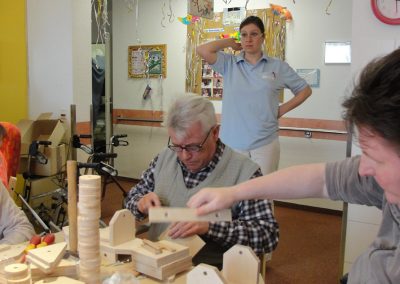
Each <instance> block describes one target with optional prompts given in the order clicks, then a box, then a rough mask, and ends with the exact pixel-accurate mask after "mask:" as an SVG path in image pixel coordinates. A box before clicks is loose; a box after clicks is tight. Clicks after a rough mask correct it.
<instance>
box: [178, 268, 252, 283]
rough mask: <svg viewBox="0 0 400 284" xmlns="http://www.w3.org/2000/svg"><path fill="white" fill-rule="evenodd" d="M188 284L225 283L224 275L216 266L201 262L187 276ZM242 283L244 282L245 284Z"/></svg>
mask: <svg viewBox="0 0 400 284" xmlns="http://www.w3.org/2000/svg"><path fill="white" fill-rule="evenodd" d="M186 283H187V284H225V283H227V282H226V281H225V280H224V277H223V276H222V275H221V274H220V272H219V270H218V269H217V268H216V267H215V266H211V265H208V264H204V263H201V264H199V265H197V266H196V267H195V268H193V269H192V270H191V271H190V272H189V273H188V274H187V276H186ZM243 283H247V282H243ZM243 283H242V284H243Z"/></svg>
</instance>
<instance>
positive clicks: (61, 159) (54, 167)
mask: <svg viewBox="0 0 400 284" xmlns="http://www.w3.org/2000/svg"><path fill="white" fill-rule="evenodd" d="M65 148H66V146H65V144H61V145H58V146H57V147H51V146H48V147H43V146H40V147H39V151H40V152H41V153H42V154H43V155H44V156H45V157H46V158H47V164H40V163H38V162H37V161H36V159H31V173H32V174H33V175H37V176H52V175H55V174H57V173H60V172H63V171H65V169H66V168H65V164H66V161H67V153H66V149H65ZM27 171H28V157H21V159H20V166H19V172H21V173H24V172H27Z"/></svg>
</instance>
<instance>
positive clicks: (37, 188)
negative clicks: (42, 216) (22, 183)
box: [27, 177, 59, 208]
mask: <svg viewBox="0 0 400 284" xmlns="http://www.w3.org/2000/svg"><path fill="white" fill-rule="evenodd" d="M53 179H54V177H44V178H38V179H32V180H30V182H29V183H28V184H27V186H30V187H31V193H30V197H29V204H30V206H31V207H32V208H36V207H38V206H39V205H40V204H41V203H43V204H44V205H45V206H46V207H47V208H51V204H52V203H53V200H52V199H51V196H52V194H51V193H53V192H54V191H55V190H56V189H57V188H59V186H58V185H57V183H56V182H54V180H53ZM46 193H49V194H48V195H45V194H46ZM41 195H43V196H42V197H40V196H41Z"/></svg>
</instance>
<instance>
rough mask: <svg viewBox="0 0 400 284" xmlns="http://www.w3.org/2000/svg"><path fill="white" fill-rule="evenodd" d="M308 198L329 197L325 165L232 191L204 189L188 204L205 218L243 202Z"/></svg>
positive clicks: (297, 169) (286, 172) (289, 170)
mask: <svg viewBox="0 0 400 284" xmlns="http://www.w3.org/2000/svg"><path fill="white" fill-rule="evenodd" d="M307 197H321V198H322V197H324V198H327V197H328V192H327V190H326V187H325V164H309V165H300V166H294V167H290V168H286V169H283V170H280V171H277V172H274V173H272V174H269V175H266V176H262V177H259V178H256V179H252V180H249V181H246V182H244V183H241V184H238V185H235V186H232V187H229V188H221V189H215V188H214V189H213V188H205V189H202V190H201V191H200V192H199V193H197V194H195V195H194V196H192V198H190V200H189V202H188V204H187V205H188V206H189V207H191V208H198V210H197V212H198V214H199V215H203V214H207V213H210V212H213V211H216V210H220V209H224V208H229V207H231V205H232V204H234V203H235V202H237V201H240V200H250V199H289V198H292V199H297V198H307Z"/></svg>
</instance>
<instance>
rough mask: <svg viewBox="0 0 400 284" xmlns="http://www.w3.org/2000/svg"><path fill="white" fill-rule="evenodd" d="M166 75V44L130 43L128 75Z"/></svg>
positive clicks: (138, 76)
mask: <svg viewBox="0 0 400 284" xmlns="http://www.w3.org/2000/svg"><path fill="white" fill-rule="evenodd" d="M160 76H162V77H163V78H166V77H167V45H166V44H153V45H131V46H129V47H128V77H129V78H148V77H149V78H158V77H160Z"/></svg>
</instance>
